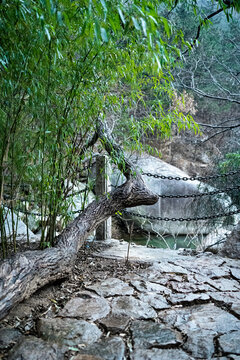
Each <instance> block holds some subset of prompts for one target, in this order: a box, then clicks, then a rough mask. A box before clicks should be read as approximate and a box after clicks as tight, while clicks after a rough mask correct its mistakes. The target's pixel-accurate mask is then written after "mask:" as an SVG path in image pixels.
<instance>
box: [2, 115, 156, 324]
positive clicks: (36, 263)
mask: <svg viewBox="0 0 240 360" xmlns="http://www.w3.org/2000/svg"><path fill="white" fill-rule="evenodd" d="M98 135H99V137H100V138H101V140H102V142H103V143H104V146H105V148H106V150H107V151H108V153H109V154H110V156H113V155H114V157H116V156H117V157H118V159H121V161H120V162H119V164H118V165H119V168H120V169H121V170H122V172H123V173H124V175H125V176H126V178H127V181H126V182H125V183H124V184H123V185H121V186H119V187H118V188H116V189H115V190H114V191H112V192H111V193H109V194H107V195H104V196H102V197H101V198H100V199H99V200H98V201H93V202H92V203H91V204H90V205H89V206H88V207H87V208H86V210H85V211H84V212H83V213H82V214H81V215H79V216H78V217H77V218H76V219H75V220H74V221H73V222H72V223H70V224H69V225H68V226H67V227H66V228H65V229H64V230H63V232H62V233H61V234H60V235H59V236H58V237H57V238H56V245H55V247H53V248H50V249H45V250H43V251H39V250H37V251H26V252H24V253H20V254H17V255H15V256H14V257H12V258H11V259H7V260H4V261H3V262H2V264H0V319H1V318H3V317H4V316H5V315H6V314H7V313H8V311H9V310H10V309H11V308H12V307H13V306H14V305H16V304H17V303H19V302H20V301H22V300H23V299H25V298H27V297H29V296H30V295H31V294H32V293H33V292H35V291H36V290H37V289H38V288H40V287H42V286H44V285H46V284H48V283H49V282H52V281H55V280H57V279H61V278H64V277H67V276H68V274H69V273H70V272H71V268H72V265H73V264H74V262H75V259H76V256H77V252H78V250H79V249H80V247H81V246H82V244H83V243H84V240H85V239H86V238H87V237H88V235H89V234H90V233H91V232H92V231H93V230H94V229H95V228H96V227H97V226H98V225H99V224H100V223H101V222H102V221H104V220H106V219H107V218H108V217H109V216H111V215H113V214H114V213H115V212H117V211H119V210H121V209H123V208H126V207H133V206H138V205H152V204H155V203H156V202H157V201H158V196H157V195H156V194H154V193H152V192H151V191H150V190H149V189H148V188H147V187H146V185H145V183H144V181H143V179H142V177H141V176H140V174H139V173H138V172H137V170H136V169H135V168H134V166H133V165H132V164H131V163H130V162H129V161H128V160H126V159H125V161H124V158H125V157H124V154H123V151H122V150H121V148H119V147H118V146H117V145H116V144H115V142H114V141H113V139H112V137H111V135H110V134H109V133H108V131H107V129H106V128H105V126H104V124H103V123H102V122H101V121H99V123H98Z"/></svg>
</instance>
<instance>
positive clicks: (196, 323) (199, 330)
mask: <svg viewBox="0 0 240 360" xmlns="http://www.w3.org/2000/svg"><path fill="white" fill-rule="evenodd" d="M159 317H160V318H161V319H162V321H164V323H166V324H167V325H168V326H174V327H176V328H177V329H179V330H180V331H182V333H183V334H185V335H187V340H186V342H185V343H184V348H185V349H186V350H187V351H188V352H191V354H192V356H193V357H195V358H204V359H205V358H206V359H208V358H211V357H212V355H213V354H214V351H215V349H214V338H215V337H216V336H217V335H223V334H225V333H231V332H233V331H238V330H240V321H239V320H238V319H237V318H236V317H235V316H233V315H232V314H229V313H228V312H227V311H224V310H222V309H220V308H218V307H216V306H215V305H214V304H211V303H210V304H204V305H196V306H188V307H186V308H177V309H174V310H164V311H162V312H160V313H159Z"/></svg>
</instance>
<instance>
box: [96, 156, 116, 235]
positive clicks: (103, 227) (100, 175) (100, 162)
mask: <svg viewBox="0 0 240 360" xmlns="http://www.w3.org/2000/svg"><path fill="white" fill-rule="evenodd" d="M109 175H110V165H109V162H108V158H107V156H105V155H99V156H97V158H96V185H95V192H96V196H100V195H103V194H106V193H107V192H108V191H111V183H110V178H109ZM111 237H112V218H111V217H109V218H108V219H107V220H105V221H103V222H102V223H101V224H100V225H99V226H98V227H97V229H96V240H107V239H111Z"/></svg>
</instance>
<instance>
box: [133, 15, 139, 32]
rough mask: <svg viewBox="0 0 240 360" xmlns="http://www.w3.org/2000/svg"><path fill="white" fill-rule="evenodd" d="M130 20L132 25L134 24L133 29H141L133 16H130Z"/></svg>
mask: <svg viewBox="0 0 240 360" xmlns="http://www.w3.org/2000/svg"><path fill="white" fill-rule="evenodd" d="M132 21H133V25H134V27H135V29H136V30H141V28H140V26H139V23H138V21H137V19H136V18H135V17H134V16H132Z"/></svg>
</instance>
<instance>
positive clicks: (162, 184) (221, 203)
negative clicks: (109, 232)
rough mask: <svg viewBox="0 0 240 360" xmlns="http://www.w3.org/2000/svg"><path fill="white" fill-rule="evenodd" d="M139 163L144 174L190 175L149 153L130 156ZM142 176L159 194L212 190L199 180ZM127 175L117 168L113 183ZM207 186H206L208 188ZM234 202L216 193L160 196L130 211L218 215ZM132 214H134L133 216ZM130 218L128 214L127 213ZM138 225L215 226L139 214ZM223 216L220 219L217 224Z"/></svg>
mask: <svg viewBox="0 0 240 360" xmlns="http://www.w3.org/2000/svg"><path fill="white" fill-rule="evenodd" d="M131 160H132V161H133V162H135V164H136V166H137V167H138V168H139V169H140V170H142V171H143V172H144V173H151V174H157V175H164V176H171V177H180V178H183V177H189V176H188V174H186V173H185V172H183V171H182V170H180V169H178V168H176V167H175V166H172V165H169V164H167V163H165V162H164V161H162V160H160V159H157V158H154V157H153V156H149V155H142V156H141V157H140V156H139V157H138V158H136V157H135V158H133V159H131ZM143 178H144V180H145V182H146V184H147V185H148V187H149V188H150V189H151V190H152V191H153V192H155V193H157V194H159V195H174V196H178V195H181V196H184V195H188V194H200V193H202V192H207V191H213V190H214V189H212V188H211V187H210V186H206V185H205V184H203V183H200V182H199V181H196V180H194V181H190V180H187V181H183V180H168V179H159V178H154V177H148V176H146V175H143ZM124 181H125V179H124V177H121V176H120V175H117V172H116V171H114V175H113V176H112V183H113V184H114V185H116V184H120V183H123V182H124ZM206 187H207V189H206ZM230 205H231V201H230V198H229V197H228V196H226V195H224V194H218V195H217V197H216V196H204V197H202V198H196V199H194V198H192V197H189V198H161V197H160V198H159V200H158V202H157V203H156V204H154V205H151V206H141V207H135V208H131V209H127V210H129V211H132V212H135V213H138V214H140V215H147V216H153V217H161V218H176V219H179V218H194V217H202V216H206V209H209V211H208V213H213V214H216V213H218V212H228V211H229V206H230ZM130 217H132V216H130ZM127 218H129V216H127ZM132 218H133V219H134V222H135V223H136V225H138V226H139V227H140V228H142V229H144V230H145V231H149V232H156V233H161V234H162V233H167V234H176V235H178V234H189V233H190V234H193V233H199V234H206V233H209V232H210V231H211V229H212V226H210V225H207V224H206V222H205V221H204V220H201V221H197V222H196V221H188V222H185V221H183V222H180V221H168V222H166V221H159V220H148V219H143V218H139V217H134V216H133V217H132ZM219 221H220V223H221V219H220V220H219V219H218V223H219Z"/></svg>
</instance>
